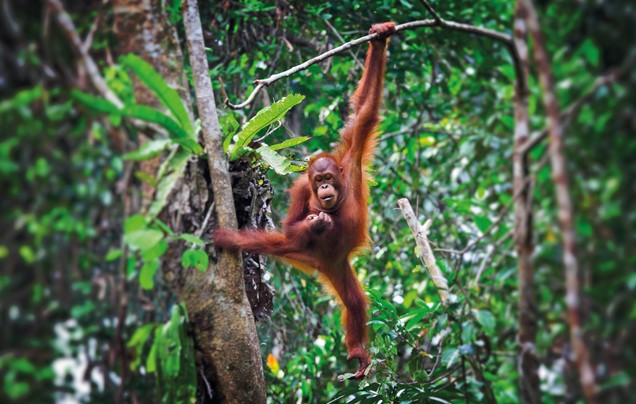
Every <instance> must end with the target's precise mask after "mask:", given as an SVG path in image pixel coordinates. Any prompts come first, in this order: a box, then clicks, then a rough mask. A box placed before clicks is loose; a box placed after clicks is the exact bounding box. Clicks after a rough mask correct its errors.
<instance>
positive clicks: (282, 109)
mask: <svg viewBox="0 0 636 404" xmlns="http://www.w3.org/2000/svg"><path fill="white" fill-rule="evenodd" d="M303 99H305V96H304V95H300V94H291V95H288V96H287V97H285V98H283V99H281V100H280V101H277V102H275V103H273V104H272V105H270V106H269V107H267V108H263V109H262V110H260V111H259V112H258V114H256V116H254V118H252V119H250V120H249V122H248V123H246V124H245V126H244V127H243V129H242V130H241V131H240V132H239V133H238V134H237V141H236V144H235V145H234V146H233V147H232V149H231V150H230V160H236V158H238V155H237V154H236V153H235V152H236V151H237V150H238V149H239V148H240V147H241V146H247V145H248V144H249V143H250V142H251V141H252V139H254V136H256V134H257V133H258V132H260V131H261V130H262V129H264V128H266V127H268V126H269V125H271V124H272V123H274V122H276V121H278V120H280V119H282V118H283V117H284V116H285V114H286V113H287V111H289V110H290V109H291V108H292V107H294V106H295V105H298V104H299V103H300V102H301V101H302V100H303Z"/></svg>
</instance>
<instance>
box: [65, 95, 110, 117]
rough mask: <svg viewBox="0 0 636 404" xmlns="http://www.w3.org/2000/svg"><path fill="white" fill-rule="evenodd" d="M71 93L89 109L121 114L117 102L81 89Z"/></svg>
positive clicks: (103, 112) (101, 112)
mask: <svg viewBox="0 0 636 404" xmlns="http://www.w3.org/2000/svg"><path fill="white" fill-rule="evenodd" d="M71 95H72V96H73V98H75V99H76V100H77V101H79V102H80V103H81V104H84V105H85V106H86V107H88V108H89V109H91V110H93V111H94V112H98V113H100V114H110V115H121V113H122V111H120V110H119V109H118V108H117V107H116V106H115V104H113V103H112V102H110V101H108V100H107V99H104V98H100V97H95V96H94V95H90V94H87V93H85V92H82V91H80V90H73V91H71Z"/></svg>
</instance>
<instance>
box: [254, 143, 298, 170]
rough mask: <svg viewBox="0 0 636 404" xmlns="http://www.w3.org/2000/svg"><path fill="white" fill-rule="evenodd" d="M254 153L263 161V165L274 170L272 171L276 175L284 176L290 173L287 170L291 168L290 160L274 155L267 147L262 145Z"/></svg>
mask: <svg viewBox="0 0 636 404" xmlns="http://www.w3.org/2000/svg"><path fill="white" fill-rule="evenodd" d="M255 151H256V153H257V154H258V155H259V156H261V158H262V159H263V161H265V163H267V165H269V166H270V167H271V168H273V169H274V171H276V173H277V174H279V175H285V174H289V173H290V172H292V171H291V170H290V169H289V167H290V166H291V162H290V160H289V159H288V158H286V157H283V156H281V155H280V154H278V153H276V152H275V151H274V150H272V149H270V148H269V147H268V146H267V145H262V146H261V147H259V148H258V149H256V150H255Z"/></svg>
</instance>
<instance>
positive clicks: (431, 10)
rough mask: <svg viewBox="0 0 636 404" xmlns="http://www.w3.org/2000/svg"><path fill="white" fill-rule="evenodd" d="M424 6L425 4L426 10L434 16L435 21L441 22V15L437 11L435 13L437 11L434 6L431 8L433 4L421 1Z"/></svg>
mask: <svg viewBox="0 0 636 404" xmlns="http://www.w3.org/2000/svg"><path fill="white" fill-rule="evenodd" d="M421 2H422V4H424V7H426V9H427V10H428V12H429V13H431V15H432V16H433V18H434V19H435V21H441V20H442V17H440V16H439V14H437V11H435V9H434V8H433V6H431V4H430V3H429V2H428V1H426V0H421Z"/></svg>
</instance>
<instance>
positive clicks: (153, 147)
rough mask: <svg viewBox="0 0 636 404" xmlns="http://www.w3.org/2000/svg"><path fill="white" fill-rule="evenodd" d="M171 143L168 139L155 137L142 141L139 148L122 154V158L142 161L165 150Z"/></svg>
mask: <svg viewBox="0 0 636 404" xmlns="http://www.w3.org/2000/svg"><path fill="white" fill-rule="evenodd" d="M171 144H172V140H170V139H157V140H151V141H149V142H146V143H144V144H143V145H142V146H141V147H140V148H139V149H137V150H135V151H132V152H130V153H126V154H124V158H125V159H126V160H130V161H142V160H148V159H149V158H152V157H154V156H156V155H158V154H159V153H161V152H162V151H164V150H166V149H167V148H168V147H169V146H170V145H171Z"/></svg>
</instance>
